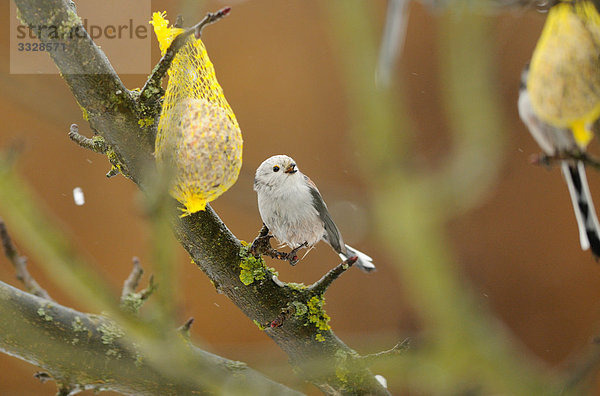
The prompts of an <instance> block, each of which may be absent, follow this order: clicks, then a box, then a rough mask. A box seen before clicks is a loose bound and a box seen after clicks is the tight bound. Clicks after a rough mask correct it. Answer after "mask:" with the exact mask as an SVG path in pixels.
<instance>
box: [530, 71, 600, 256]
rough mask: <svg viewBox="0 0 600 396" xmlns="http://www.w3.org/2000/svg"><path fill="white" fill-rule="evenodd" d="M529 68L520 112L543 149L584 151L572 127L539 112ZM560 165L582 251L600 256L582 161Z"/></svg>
mask: <svg viewBox="0 0 600 396" xmlns="http://www.w3.org/2000/svg"><path fill="white" fill-rule="evenodd" d="M528 74H529V67H528V66H527V67H525V69H524V70H523V73H522V74H521V87H520V90H519V115H520V116H521V120H523V123H524V124H525V125H526V126H527V128H528V129H529V132H530V133H531V136H533V138H534V139H535V141H536V142H537V144H538V145H539V146H540V148H541V149H542V151H543V152H544V153H545V154H546V155H548V156H555V155H558V154H563V153H569V152H574V151H575V152H577V151H582V148H581V147H579V146H578V145H577V143H576V142H575V138H574V137H573V133H572V132H571V130H570V129H568V128H557V127H554V126H552V125H549V124H547V123H545V122H543V121H542V120H540V119H539V117H538V116H537V115H536V114H535V112H534V110H533V106H532V104H531V98H530V96H529V92H528V91H527V76H528ZM560 167H561V170H562V173H563V176H564V178H565V181H566V182H567V186H568V188H569V194H570V195H571V203H572V204H573V209H574V211H575V218H576V219H577V227H578V229H579V241H580V243H581V249H582V250H588V249H590V248H591V250H592V254H593V255H594V256H595V257H597V258H598V257H600V225H599V224H598V218H597V217H596V210H595V209H594V203H593V201H592V196H591V194H590V189H589V186H588V182H587V177H586V174H585V167H584V164H583V162H582V161H577V160H573V159H567V160H561V162H560Z"/></svg>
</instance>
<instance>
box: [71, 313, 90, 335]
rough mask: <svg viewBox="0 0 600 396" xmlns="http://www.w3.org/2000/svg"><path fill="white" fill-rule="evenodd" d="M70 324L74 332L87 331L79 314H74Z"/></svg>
mask: <svg viewBox="0 0 600 396" xmlns="http://www.w3.org/2000/svg"><path fill="white" fill-rule="evenodd" d="M71 326H72V327H73V331H74V332H76V333H79V332H84V331H87V329H86V328H85V325H84V324H83V322H82V321H81V318H80V317H79V316H76V317H75V319H73V321H72V322H71Z"/></svg>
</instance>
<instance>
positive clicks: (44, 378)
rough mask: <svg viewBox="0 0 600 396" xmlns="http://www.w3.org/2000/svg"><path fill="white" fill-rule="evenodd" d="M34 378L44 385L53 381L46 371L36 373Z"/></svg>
mask: <svg viewBox="0 0 600 396" xmlns="http://www.w3.org/2000/svg"><path fill="white" fill-rule="evenodd" d="M33 378H35V379H37V380H38V381H40V382H41V383H42V384H44V383H46V382H48V381H50V380H51V379H52V376H51V375H50V374H48V373H47V372H45V371H36V372H35V373H34V374H33Z"/></svg>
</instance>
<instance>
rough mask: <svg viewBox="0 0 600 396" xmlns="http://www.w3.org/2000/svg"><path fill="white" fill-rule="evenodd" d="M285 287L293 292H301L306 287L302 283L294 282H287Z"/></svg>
mask: <svg viewBox="0 0 600 396" xmlns="http://www.w3.org/2000/svg"><path fill="white" fill-rule="evenodd" d="M285 285H286V286H287V287H289V288H290V289H294V290H298V291H302V290H304V289H306V288H307V287H308V286H306V285H305V284H304V283H294V282H288V283H286V284H285Z"/></svg>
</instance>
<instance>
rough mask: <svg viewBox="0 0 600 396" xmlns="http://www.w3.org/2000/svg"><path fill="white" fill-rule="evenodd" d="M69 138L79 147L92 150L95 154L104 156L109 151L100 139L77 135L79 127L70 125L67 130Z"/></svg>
mask: <svg viewBox="0 0 600 396" xmlns="http://www.w3.org/2000/svg"><path fill="white" fill-rule="evenodd" d="M69 138H70V139H71V140H72V141H74V142H75V143H77V144H78V145H79V146H81V147H83V148H86V149H88V150H92V151H93V152H95V153H99V154H106V153H107V152H108V150H109V147H108V145H107V144H106V142H105V141H104V139H102V138H101V137H97V138H87V137H85V136H83V135H80V134H79V125H77V124H72V125H71V128H69Z"/></svg>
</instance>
